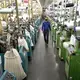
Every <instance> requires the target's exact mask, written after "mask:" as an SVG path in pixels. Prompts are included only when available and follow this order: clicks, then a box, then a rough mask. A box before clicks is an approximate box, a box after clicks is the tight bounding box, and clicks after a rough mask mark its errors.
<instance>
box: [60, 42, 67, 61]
mask: <svg viewBox="0 0 80 80" xmlns="http://www.w3.org/2000/svg"><path fill="white" fill-rule="evenodd" d="M59 57H60V59H62V60H64V61H65V60H66V49H65V48H64V47H63V41H61V40H60V42H59Z"/></svg>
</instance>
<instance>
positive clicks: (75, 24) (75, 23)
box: [74, 0, 78, 27]
mask: <svg viewBox="0 0 80 80" xmlns="http://www.w3.org/2000/svg"><path fill="white" fill-rule="evenodd" d="M76 4H77V6H76V12H77V7H78V0H77V2H76ZM76 12H75V19H74V27H76V26H77V22H76V20H77V13H76Z"/></svg>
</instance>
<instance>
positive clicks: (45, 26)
mask: <svg viewBox="0 0 80 80" xmlns="http://www.w3.org/2000/svg"><path fill="white" fill-rule="evenodd" d="M42 31H43V34H44V41H45V43H46V44H48V42H49V31H51V26H50V22H49V21H48V18H45V21H44V22H43V24H42Z"/></svg>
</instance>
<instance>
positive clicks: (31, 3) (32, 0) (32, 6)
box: [31, 0, 33, 18]
mask: <svg viewBox="0 0 80 80" xmlns="http://www.w3.org/2000/svg"><path fill="white" fill-rule="evenodd" d="M31 14H32V18H33V0H31Z"/></svg>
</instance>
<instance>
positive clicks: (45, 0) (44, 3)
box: [40, 0, 56, 7]
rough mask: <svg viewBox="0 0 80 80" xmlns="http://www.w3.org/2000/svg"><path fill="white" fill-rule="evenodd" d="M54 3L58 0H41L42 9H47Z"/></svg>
mask: <svg viewBox="0 0 80 80" xmlns="http://www.w3.org/2000/svg"><path fill="white" fill-rule="evenodd" d="M53 1H56V0H40V3H41V6H42V7H46V6H48V5H49V4H51V3H52V2H53Z"/></svg>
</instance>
